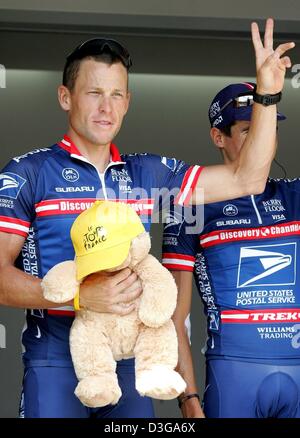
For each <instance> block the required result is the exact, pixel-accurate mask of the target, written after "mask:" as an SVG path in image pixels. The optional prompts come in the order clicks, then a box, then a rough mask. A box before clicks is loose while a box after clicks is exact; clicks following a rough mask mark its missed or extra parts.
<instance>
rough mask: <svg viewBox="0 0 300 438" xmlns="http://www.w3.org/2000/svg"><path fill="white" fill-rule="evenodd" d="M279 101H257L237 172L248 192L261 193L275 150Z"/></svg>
mask: <svg viewBox="0 0 300 438" xmlns="http://www.w3.org/2000/svg"><path fill="white" fill-rule="evenodd" d="M276 114H277V111H276V105H270V106H269V107H264V106H263V105H261V104H256V103H255V104H254V107H253V111H252V119H251V126H250V129H249V133H248V135H247V138H246V140H245V142H244V145H243V147H242V149H241V153H240V156H239V159H238V162H237V163H236V170H235V175H236V177H237V182H238V184H239V185H240V186H241V187H242V188H244V191H245V193H253V194H256V193H261V192H262V191H263V190H264V187H265V184H266V180H267V178H268V175H269V171H270V167H271V163H272V160H273V158H274V156H275V152H276Z"/></svg>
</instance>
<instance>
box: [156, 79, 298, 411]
mask: <svg viewBox="0 0 300 438" xmlns="http://www.w3.org/2000/svg"><path fill="white" fill-rule="evenodd" d="M254 89H255V84H252V83H247V82H245V83H236V84H231V85H228V86H227V87H225V88H224V89H222V90H221V91H220V92H219V93H218V94H217V95H216V96H215V98H214V99H213V101H212V103H211V106H210V108H209V120H210V125H211V131H210V134H211V138H212V140H213V142H214V144H215V145H216V146H217V147H218V148H219V149H220V151H221V152H222V156H223V160H224V163H227V164H228V163H230V162H232V160H235V159H236V157H237V156H238V154H239V151H240V149H241V148H242V146H243V144H244V142H245V140H246V138H247V135H248V131H249V126H250V119H251V113H252V108H253V91H254ZM216 106H218V108H220V110H219V111H217V112H216V111H215V108H216ZM283 118H284V116H283V115H282V114H280V113H278V114H277V119H278V120H282V119H283ZM257 165H258V166H259V160H258V161H257ZM299 202H300V180H299V179H295V180H288V179H269V180H268V182H267V184H266V188H265V191H264V192H263V193H262V194H259V195H250V196H244V197H241V198H238V199H233V200H230V201H224V202H217V203H212V204H209V205H205V208H204V218H203V219H204V220H203V226H202V228H201V229H200V230H198V232H197V233H195V232H194V233H193V234H190V233H189V232H190V231H191V230H192V228H191V223H188V221H187V220H185V221H180V220H179V219H178V215H177V217H176V220H177V223H174V219H173V221H170V222H169V223H168V224H166V227H165V233H164V249H163V252H164V255H163V263H164V265H165V266H166V267H168V268H169V269H171V270H172V271H173V274H174V276H175V279H176V281H177V284H178V287H179V297H178V306H177V309H176V311H175V315H174V321H175V324H176V327H177V331H178V337H179V363H178V370H179V372H181V374H182V376H183V378H184V379H185V380H186V382H187V389H186V392H185V394H183V395H182V396H181V397H180V398H181V399H182V400H181V402H180V405H181V408H182V413H183V415H184V416H186V417H194V416H201V415H202V410H201V407H200V404H199V398H198V394H197V388H196V383H195V377H194V371H193V364H192V356H191V349H190V344H189V339H188V335H187V333H186V327H185V320H186V318H187V317H188V315H189V312H190V305H191V294H192V276H193V274H194V278H195V281H196V285H197V288H198V291H199V294H200V297H201V299H202V301H203V304H204V311H205V315H206V318H207V334H208V339H207V342H206V347H205V350H206V352H205V355H206V389H205V393H204V397H203V400H204V403H203V408H204V413H205V415H206V416H207V417H214V418H217V417H252V418H253V417H260V418H261V417H264V418H265V417H297V418H299V417H300V408H299V400H300V324H299V322H300V284H298V283H299V278H300V271H299V263H297V259H298V258H299V256H300V254H299V250H300V210H299ZM194 215H195V213H194ZM192 216H193V215H192ZM192 216H191V217H192ZM188 394H190V395H191V396H190V397H187V395H188Z"/></svg>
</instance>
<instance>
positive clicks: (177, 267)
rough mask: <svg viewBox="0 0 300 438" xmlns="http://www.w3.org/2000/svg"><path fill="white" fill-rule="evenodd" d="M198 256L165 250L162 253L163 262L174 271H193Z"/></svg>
mask: <svg viewBox="0 0 300 438" xmlns="http://www.w3.org/2000/svg"><path fill="white" fill-rule="evenodd" d="M195 260H196V258H195V257H193V256H189V255H187V254H176V253H171V252H169V253H168V252H165V253H163V255H162V264H163V266H164V267H165V268H167V269H170V270H172V271H190V272H193V270H194V265H195Z"/></svg>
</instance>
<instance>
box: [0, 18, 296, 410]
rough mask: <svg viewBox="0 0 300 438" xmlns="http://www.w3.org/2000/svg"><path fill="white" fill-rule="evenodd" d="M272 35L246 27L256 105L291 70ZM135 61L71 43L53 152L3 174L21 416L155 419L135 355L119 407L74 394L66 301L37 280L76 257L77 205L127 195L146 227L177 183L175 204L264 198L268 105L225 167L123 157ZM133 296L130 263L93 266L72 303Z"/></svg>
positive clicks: (1, 231) (3, 287) (121, 369)
mask: <svg viewBox="0 0 300 438" xmlns="http://www.w3.org/2000/svg"><path fill="white" fill-rule="evenodd" d="M272 35H273V21H272V20H268V21H267V24H266V30H265V40H264V44H263V43H262V42H261V39H260V36H259V30H258V27H257V25H256V24H255V23H254V24H253V25H252V38H253V44H254V48H255V53H256V66H257V90H256V95H257V99H258V100H259V99H260V98H266V97H267V96H269V95H272V96H273V98H275V99H277V98H278V96H279V93H280V92H281V89H282V86H283V82H284V76H285V71H286V68H287V67H289V66H290V65H291V63H290V60H289V58H288V57H286V56H283V55H284V54H285V52H286V51H287V50H289V49H290V48H292V47H293V43H287V44H281V45H279V46H278V47H277V48H276V50H273V42H272V41H273V38H272ZM130 66H131V58H130V56H129V53H128V51H127V50H126V49H125V48H124V47H123V46H121V45H120V44H119V43H118V42H117V41H115V40H110V39H103V38H96V39H92V40H88V41H86V42H84V43H82V44H81V45H80V46H78V47H76V49H75V50H74V51H73V52H72V53H70V55H69V56H68V57H67V61H66V64H65V68H64V73H63V84H62V85H61V86H60V87H59V89H58V98H59V102H60V105H61V107H62V109H63V110H64V111H65V112H66V113H67V116H68V130H67V134H66V135H65V136H64V137H63V138H62V139H61V140H60V141H58V142H57V143H55V144H54V145H53V146H51V147H49V148H48V147H47V148H41V149H37V150H35V151H32V152H29V153H28V154H24V155H22V156H19V157H15V158H13V159H12V160H11V161H10V163H9V164H8V165H7V166H6V167H5V168H4V169H3V171H2V174H1V184H2V186H1V203H0V215H1V221H0V245H1V248H5V251H2V252H1V255H0V303H1V304H2V305H6V306H14V307H19V308H26V309H28V310H27V313H26V324H25V327H24V331H23V335H22V342H23V345H24V354H23V361H24V365H25V373H24V381H23V390H24V391H23V396H22V403H21V415H23V416H25V417H83V418H84V417H151V416H153V409H152V404H151V401H150V400H149V399H148V398H147V397H144V398H143V397H141V396H139V394H138V393H137V392H136V390H135V386H134V361H133V359H128V360H124V361H120V362H119V363H118V369H117V372H118V377H119V383H120V386H121V389H122V394H123V395H122V397H121V399H120V400H119V402H118V403H117V404H116V405H113V406H112V405H109V406H106V407H103V408H99V409H90V408H87V407H85V406H83V405H82V404H81V403H80V402H79V400H78V399H77V398H76V397H75V395H74V388H75V387H76V385H77V380H76V376H75V373H74V369H73V366H72V362H71V357H70V351H69V345H68V337H69V329H70V326H71V324H72V321H73V316H74V309H73V303H72V302H67V303H64V306H62V307H61V306H60V307H58V306H57V305H55V304H54V303H52V302H49V301H47V300H45V299H44V298H43V296H42V291H41V278H42V277H43V276H44V275H45V274H46V273H47V271H48V270H49V269H50V268H51V267H52V266H54V265H55V264H57V263H59V262H61V261H64V260H67V259H73V257H74V251H73V248H72V244H71V240H70V237H69V231H70V227H71V225H72V223H73V221H74V219H75V218H76V217H77V215H78V214H79V213H80V212H81V211H83V210H85V209H86V208H88V207H89V206H90V205H91V204H92V203H93V202H94V201H95V199H114V200H121V201H123V202H128V203H130V204H131V205H132V206H133V208H135V209H136V211H138V212H139V214H140V215H141V219H142V221H143V222H144V224H145V227H146V230H147V231H149V228H150V218H151V213H152V211H153V209H154V204H155V203H156V201H157V199H156V198H157V197H156V195H155V192H153V189H157V190H158V191H159V190H161V189H162V188H163V189H166V190H167V191H171V190H172V191H173V190H174V189H178V190H177V196H176V202H177V203H179V204H184V203H188V202H193V203H197V202H199V199H198V192H197V190H195V189H197V188H199V189H201V190H200V191H201V192H204V202H214V201H221V200H223V199H225V198H232V197H237V196H242V195H246V194H247V193H252V192H254V193H259V192H262V191H263V189H264V186H265V180H266V178H267V175H268V172H269V167H270V163H271V158H272V156H273V154H274V151H275V143H276V142H275V137H276V106H275V105H274V104H271V105H268V106H265V105H262V104H261V103H256V104H255V106H254V109H253V120H252V121H253V123H252V124H251V128H250V130H249V134H248V139H247V140H246V141H245V145H244V148H243V150H242V152H241V154H240V156H239V158H238V159H237V160H236V161H234V162H233V163H231V164H230V165H221V166H212V167H206V168H202V167H201V166H188V165H187V164H185V163H184V162H182V161H179V160H175V159H168V158H166V157H160V156H156V155H149V154H133V155H121V154H120V153H119V151H118V148H117V147H116V146H115V145H114V144H113V143H112V141H113V139H114V137H115V136H116V134H117V133H118V131H119V129H120V128H121V125H122V121H123V118H124V116H125V114H126V112H127V109H128V106H129V100H130V94H129V91H128V70H129V68H130ZM266 138H267V140H266ZM258 158H259V160H260V166H259V167H258V168H257V166H256V160H257V159H258ZM200 172H201V178H199V175H200ZM220 180H222V186H220V185H219V184H218V181H220ZM153 193H154V196H153V195H152V194H153ZM200 198H201V201H202V200H203V197H202V196H200ZM140 292H141V288H140V284H139V281H138V279H137V278H136V276H135V274H133V273H131V272H130V271H129V270H128V269H125V270H122V271H121V272H118V273H116V274H114V275H112V274H111V275H105V274H103V273H99V274H95V275H91V276H88V277H87V278H86V279H85V281H83V283H82V284H81V287H80V297H79V305H80V306H82V307H85V308H88V309H91V310H94V311H99V312H116V313H118V314H120V315H123V314H126V313H129V312H130V311H132V310H133V307H134V304H130V303H131V302H132V301H133V300H134V299H135V298H136V297H137V296H139V294H140ZM124 303H129V305H127V306H124V305H123V304H124ZM155 348H160V346H159V345H155ZM174 365H175V364H174Z"/></svg>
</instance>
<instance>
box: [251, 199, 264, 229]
mask: <svg viewBox="0 0 300 438" xmlns="http://www.w3.org/2000/svg"><path fill="white" fill-rule="evenodd" d="M251 201H252V205H253V208H254V211H255V213H256V217H257V220H258V223H259V224H262V219H261V215H260V214H259V211H258V208H257V205H256V202H255V197H254V195H251Z"/></svg>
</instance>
